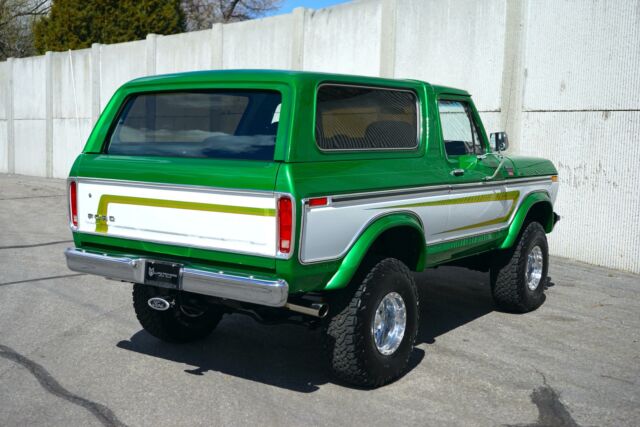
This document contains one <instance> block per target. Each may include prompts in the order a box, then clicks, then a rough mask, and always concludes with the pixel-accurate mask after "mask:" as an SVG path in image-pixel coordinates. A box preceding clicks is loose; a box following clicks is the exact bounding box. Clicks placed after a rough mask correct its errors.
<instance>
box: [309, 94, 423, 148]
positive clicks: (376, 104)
mask: <svg viewBox="0 0 640 427" xmlns="http://www.w3.org/2000/svg"><path fill="white" fill-rule="evenodd" d="M417 104H418V103H417V98H416V95H415V94H414V93H413V92H411V91H405V90H395V89H377V88H369V87H359V86H343V85H322V86H320V88H319V89H318V95H317V110H316V141H317V143H318V146H319V147H320V149H322V150H384V149H410V148H415V147H416V146H417V145H418V112H417Z"/></svg>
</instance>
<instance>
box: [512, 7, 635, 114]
mask: <svg viewBox="0 0 640 427" xmlns="http://www.w3.org/2000/svg"><path fill="white" fill-rule="evenodd" d="M526 35H527V36H526V46H525V57H526V70H527V79H526V88H525V91H524V93H525V97H524V109H525V110H536V111H538V110H596V109H597V110H616V109H618V110H619V109H624V110H629V109H635V110H637V109H640V96H638V94H639V93H640V72H638V65H639V64H640V1H638V0H608V1H599V0H584V1H561V2H560V1H557V0H537V1H536V2H535V7H534V6H533V5H532V7H529V11H528V17H527V29H526Z"/></svg>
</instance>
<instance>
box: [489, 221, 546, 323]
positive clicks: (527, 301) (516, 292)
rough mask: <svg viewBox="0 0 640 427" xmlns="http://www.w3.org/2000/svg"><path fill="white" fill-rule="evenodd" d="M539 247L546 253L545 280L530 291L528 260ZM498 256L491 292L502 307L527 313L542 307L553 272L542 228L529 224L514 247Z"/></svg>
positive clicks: (509, 310) (543, 258) (544, 258)
mask: <svg viewBox="0 0 640 427" xmlns="http://www.w3.org/2000/svg"><path fill="white" fill-rule="evenodd" d="M536 247H538V248H540V250H541V253H542V260H543V266H542V277H541V278H540V280H539V283H538V285H537V287H536V288H535V289H530V288H529V286H527V259H528V257H529V256H530V254H532V251H533V250H534V248H536ZM496 255H497V256H496V261H495V262H494V264H493V266H492V268H491V291H492V294H493V299H494V301H495V303H496V305H497V306H498V308H500V309H501V310H504V311H508V312H513V313H526V312H529V311H532V310H535V309H537V308H538V307H540V306H541V305H542V303H544V301H545V295H544V288H545V286H546V283H547V273H548V270H549V246H548V244H547V236H546V234H545V232H544V228H542V225H541V224H540V223H538V222H531V223H529V224H528V225H527V226H526V227H525V228H524V231H522V233H521V234H520V237H519V238H518V241H517V242H516V244H515V245H514V246H513V248H511V249H508V250H506V251H502V252H499V253H497V254H496Z"/></svg>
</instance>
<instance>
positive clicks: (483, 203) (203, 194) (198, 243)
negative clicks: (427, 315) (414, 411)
mask: <svg viewBox="0 0 640 427" xmlns="http://www.w3.org/2000/svg"><path fill="white" fill-rule="evenodd" d="M507 144H508V141H507V138H506V135H505V134H504V133H497V134H492V135H491V138H487V134H486V132H485V129H484V127H483V125H482V122H481V120H480V117H479V115H478V112H477V110H476V108H475V107H474V105H473V102H472V100H471V97H470V95H469V94H468V93H467V92H465V91H462V90H458V89H452V88H448V87H442V86H434V85H430V84H428V83H425V82H421V81H414V80H391V79H382V78H371V77H359V76H346V75H333V74H320V73H305V72H287V71H206V72H194V73H184V74H174V75H165V76H156V77H147V78H141V79H137V80H134V81H131V82H129V83H127V84H125V85H124V86H122V87H121V88H120V89H119V90H118V91H117V92H116V93H115V95H114V96H113V98H112V99H111V101H110V102H109V104H108V105H107V107H106V108H105V110H104V112H103V114H102V115H101V117H100V118H99V120H98V122H97V124H96V126H95V128H94V130H93V132H92V133H91V135H90V137H89V139H88V142H87V144H86V146H85V147H84V150H83V152H82V154H80V156H78V158H77V160H76V161H75V163H74V165H73V167H72V169H71V173H70V178H69V182H68V189H69V217H70V227H71V230H72V232H73V239H74V243H75V248H69V249H67V250H66V252H65V255H66V259H67V264H68V266H69V268H70V269H71V270H74V271H78V272H84V273H90V274H95V275H98V276H104V277H107V278H110V279H114V280H118V281H123V282H130V283H133V284H134V285H133V307H134V309H135V312H136V315H137V317H138V319H139V321H140V323H141V324H142V327H143V328H144V329H145V330H146V331H148V332H149V333H150V334H151V335H153V336H155V337H157V338H159V339H161V340H165V341H172V342H188V341H192V340H198V339H202V338H205V337H207V336H208V335H209V334H210V333H211V332H212V330H213V329H214V328H215V327H216V325H217V324H218V323H219V322H220V320H221V319H222V317H223V315H224V314H227V313H244V314H248V315H250V316H252V317H253V318H255V319H256V320H259V321H265V322H278V321H283V322H285V321H286V322H291V321H297V322H300V323H302V324H307V325H310V326H318V327H320V328H322V331H323V336H324V337H325V338H326V339H325V348H326V351H327V356H328V360H329V365H330V367H331V370H332V372H333V373H334V375H335V376H336V377H338V378H339V379H342V380H343V381H346V382H349V383H352V384H356V385H359V386H370V387H375V386H380V385H383V384H386V383H388V382H390V381H393V380H394V379H396V378H398V377H399V376H401V375H402V374H403V373H404V372H405V371H406V369H407V363H408V359H409V356H410V353H411V352H412V349H413V346H414V341H415V338H416V334H417V332H418V327H419V314H420V310H419V295H418V292H417V290H416V284H415V282H414V278H413V276H412V273H411V272H412V271H422V270H424V269H425V268H429V267H436V266H439V265H445V264H446V265H458V266H465V267H468V268H473V269H477V270H481V271H489V272H490V282H491V290H492V293H493V297H494V299H495V303H496V305H497V306H498V307H499V308H501V309H503V310H506V311H511V312H527V311H530V310H534V309H536V308H537V307H539V306H540V305H541V304H542V303H543V301H544V298H545V297H544V289H545V286H546V284H547V280H548V278H547V270H548V263H549V258H548V247H547V240H546V233H549V232H551V231H552V229H553V227H554V225H555V223H556V222H557V220H558V219H559V217H558V216H557V215H556V214H555V213H554V211H553V203H554V200H555V198H556V194H557V191H558V182H557V170H556V168H555V167H554V166H553V164H552V163H551V162H550V161H548V160H544V159H538V158H529V157H511V156H509V157H507V156H505V155H503V154H502V151H503V150H505V149H506V148H507ZM238 333H242V332H241V331H238Z"/></svg>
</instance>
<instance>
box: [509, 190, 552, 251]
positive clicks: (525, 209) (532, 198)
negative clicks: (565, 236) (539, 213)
mask: <svg viewBox="0 0 640 427" xmlns="http://www.w3.org/2000/svg"><path fill="white" fill-rule="evenodd" d="M538 203H541V204H545V205H548V209H549V213H550V214H549V216H548V218H547V221H546V223H545V224H542V226H543V227H544V228H545V231H546V232H547V233H551V231H553V226H554V225H555V224H554V220H553V203H552V202H551V199H550V198H549V195H548V194H547V193H544V192H536V193H532V194H530V195H529V196H527V198H526V199H525V200H524V201H523V202H522V204H521V205H520V208H519V209H518V212H516V215H515V217H514V218H513V221H512V222H511V225H510V226H509V231H508V233H507V236H506V238H505V239H504V240H503V241H502V243H501V244H500V249H508V248H510V247H511V246H513V244H514V243H515V241H516V239H517V238H518V235H519V234H520V230H521V229H522V224H524V221H525V219H526V217H527V214H528V213H529V211H530V210H531V208H532V207H533V206H534V205H537V204H538Z"/></svg>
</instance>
